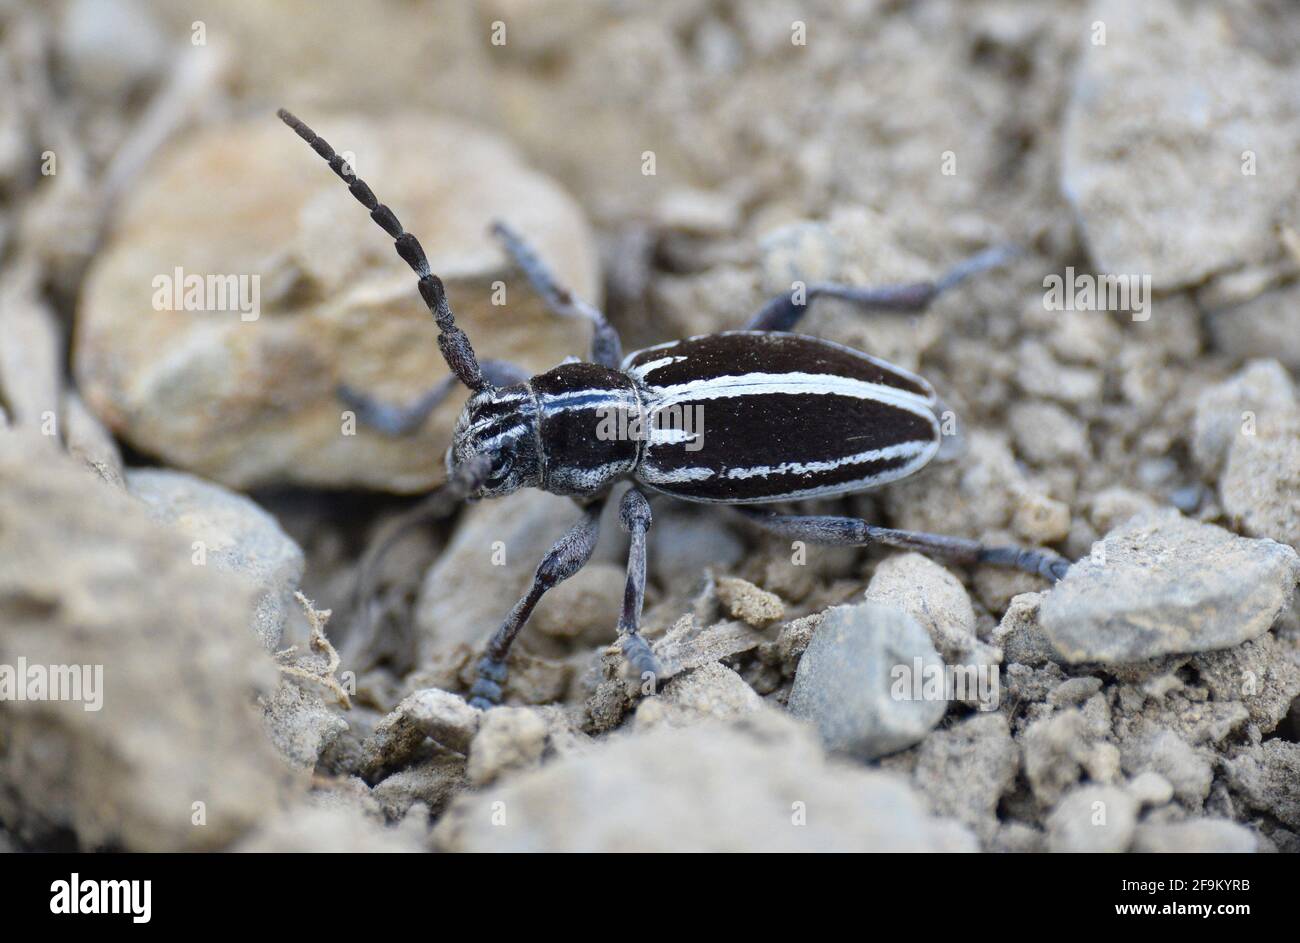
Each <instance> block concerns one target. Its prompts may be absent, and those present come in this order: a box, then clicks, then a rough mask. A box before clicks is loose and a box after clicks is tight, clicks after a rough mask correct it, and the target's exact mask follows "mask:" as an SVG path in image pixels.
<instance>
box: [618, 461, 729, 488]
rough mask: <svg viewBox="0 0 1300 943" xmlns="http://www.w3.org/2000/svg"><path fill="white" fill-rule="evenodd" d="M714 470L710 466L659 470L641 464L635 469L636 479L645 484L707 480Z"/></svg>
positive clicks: (671, 483) (669, 483)
mask: <svg viewBox="0 0 1300 943" xmlns="http://www.w3.org/2000/svg"><path fill="white" fill-rule="evenodd" d="M715 474H716V472H714V470H713V469H712V468H675V469H673V470H672V471H661V470H660V469H658V468H655V467H654V466H653V465H642V466H641V467H640V468H639V469H638V470H637V480H638V481H644V482H646V483H647V484H656V485H673V484H681V483H683V482H687V481H708V480H709V479H710V478H712V477H713V476H714V475H715Z"/></svg>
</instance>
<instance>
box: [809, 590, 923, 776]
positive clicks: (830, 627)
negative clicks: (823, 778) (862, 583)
mask: <svg viewBox="0 0 1300 943" xmlns="http://www.w3.org/2000/svg"><path fill="white" fill-rule="evenodd" d="M918 668H919V671H918ZM935 677H938V678H940V679H942V678H943V677H944V665H943V661H942V660H940V658H939V654H938V652H936V651H935V650H934V646H933V645H932V644H931V643H930V638H929V636H927V635H926V633H925V630H924V629H922V628H921V627H920V625H918V624H917V622H916V620H915V619H913V618H912V617H911V616H910V615H908V614H907V613H905V612H903V611H902V610H901V609H897V608H894V607H893V606H887V605H882V604H880V603H870V602H866V603H859V604H858V605H856V606H837V607H835V608H834V609H831V610H830V611H829V612H827V613H826V616H825V618H823V619H822V621H821V624H820V625H818V626H817V629H816V631H815V632H814V633H813V637H812V641H811V642H810V643H809V645H808V650H807V651H805V652H804V654H803V658H802V659H801V660H800V662H799V669H798V671H797V672H796V673H795V677H794V687H793V688H792V689H791V691H790V703H789V707H790V713H792V714H794V716H796V717H799V718H802V719H804V720H808V721H811V722H812V724H813V725H814V726H815V727H816V728H817V730H818V731H819V732H820V733H821V735H822V740H823V741H824V742H825V744H826V746H827V747H828V748H829V749H832V750H839V751H842V752H845V753H851V754H853V755H854V756H858V757H861V758H863V759H874V758H876V757H878V756H884V755H885V754H887V753H893V752H894V751H896V750H901V749H903V748H905V747H909V746H911V745H912V744H914V743H916V742H917V741H919V740H920V739H921V738H922V737H924V736H925V735H926V734H927V733H929V732H930V730H931V729H932V728H933V727H934V725H935V724H937V723H938V722H939V721H940V720H941V719H942V718H943V715H944V712H945V711H946V710H947V708H948V702H947V699H946V698H947V689H946V687H944V686H943V685H942V682H940V686H939V688H938V689H937V696H929V695H931V694H933V693H934V691H933V690H932V688H933V684H931V685H930V686H928V687H927V685H926V682H927V681H930V680H931V679H932V678H935ZM900 692H901V693H900Z"/></svg>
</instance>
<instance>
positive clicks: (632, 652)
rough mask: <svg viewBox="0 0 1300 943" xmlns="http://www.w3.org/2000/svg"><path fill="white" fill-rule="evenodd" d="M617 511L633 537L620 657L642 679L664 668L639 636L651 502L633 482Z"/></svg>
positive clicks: (621, 622) (620, 629)
mask: <svg viewBox="0 0 1300 943" xmlns="http://www.w3.org/2000/svg"><path fill="white" fill-rule="evenodd" d="M618 513H619V523H620V524H622V526H623V529H624V530H625V531H627V532H628V534H629V535H631V538H632V539H631V544H630V546H629V548H628V553H627V584H626V585H625V587H624V589H623V612H622V615H620V616H619V620H618V637H619V641H620V643H621V645H622V648H623V657H624V658H626V659H627V663H628V664H629V665H631V666H632V671H633V672H634V673H635V674H636V675H637V677H638V678H642V679H645V678H646V676H647V675H649V676H650V678H651V679H652V680H654V679H657V678H658V677H659V676H660V675H661V674H663V671H662V669H661V668H660V666H659V659H658V658H656V657H655V655H654V652H652V651H651V650H650V645H649V643H647V642H646V640H645V639H644V638H643V637H642V636H641V608H642V606H643V605H644V603H645V558H646V534H647V533H648V532H649V530H650V524H651V523H652V521H653V519H654V518H653V516H652V515H651V513H650V502H649V501H647V500H646V497H645V495H644V494H642V493H641V491H640V489H638V488H636V487H635V486H633V487H632V488H630V489H629V490H628V492H627V494H625V495H623V502H622V504H621V505H619V509H618Z"/></svg>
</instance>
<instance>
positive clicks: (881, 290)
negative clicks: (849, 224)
mask: <svg viewBox="0 0 1300 943" xmlns="http://www.w3.org/2000/svg"><path fill="white" fill-rule="evenodd" d="M1018 251H1019V250H1018V249H1016V248H1015V247H1013V246H994V247H993V248H991V249H985V250H984V251H983V252H980V253H977V254H976V255H973V256H971V257H970V258H968V259H965V260H963V261H961V262H958V263H957V264H956V265H954V266H953V267H952V268H950V269H949V270H948V271H947V272H945V273H944V274H943V275H941V276H939V278H937V279H936V280H934V281H929V282H913V283H911V284H908V285H880V286H878V287H875V288H869V287H860V286H856V285H842V284H840V283H838V282H814V283H813V284H811V285H807V286H806V287H805V288H804V289H803V292H802V297H800V295H799V293H797V292H795V291H789V292H786V293H785V294H781V295H777V296H776V297H775V298H772V299H770V300H769V301H768V302H767V303H766V304H765V305H763V307H762V308H760V309H759V311H758V313H757V314H755V315H754V317H753V318H751V319H750V322H749V324H747V325H746V326H745V329H746V330H749V331H790V330H793V329H794V326H795V325H796V324H798V323H799V319H800V318H802V317H803V316H804V313H805V312H806V311H807V310H808V306H809V305H811V304H812V303H813V301H815V300H816V299H818V298H839V299H840V300H841V301H848V302H851V303H853V304H855V305H857V306H858V307H860V308H862V309H863V310H866V311H898V312H909V311H924V310H925V309H926V308H928V307H929V306H930V302H932V301H934V299H935V298H937V297H939V296H940V295H941V294H943V293H944V292H945V291H947V290H948V289H950V288H952V287H953V286H955V285H957V284H959V283H960V282H963V281H965V280H966V279H967V278H970V277H971V276H972V275H977V274H979V273H980V272H986V271H988V270H989V269H992V268H997V267H998V266H1000V265H1003V264H1005V263H1006V262H1008V261H1010V260H1011V259H1012V258H1014V257H1015V256H1016V254H1017V253H1018Z"/></svg>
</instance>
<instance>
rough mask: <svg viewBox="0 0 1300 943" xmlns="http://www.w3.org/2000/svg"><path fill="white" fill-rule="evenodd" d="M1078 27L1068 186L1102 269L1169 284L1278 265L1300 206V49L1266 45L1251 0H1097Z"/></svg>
mask: <svg viewBox="0 0 1300 943" xmlns="http://www.w3.org/2000/svg"><path fill="white" fill-rule="evenodd" d="M1090 24H1092V25H1091V28H1089V25H1090ZM1097 24H1100V27H1101V28H1104V30H1105V33H1104V43H1103V42H1100V41H1099V38H1098V37H1099V34H1098V28H1099V27H1098V25H1097ZM1078 27H1079V30H1078V33H1079V36H1080V49H1081V55H1080V57H1079V65H1078V74H1077V77H1076V83H1075V87H1074V92H1073V95H1072V97H1071V99H1070V103H1069V107H1068V109H1067V111H1066V115H1065V128H1064V142H1063V148H1062V162H1061V174H1062V189H1063V190H1064V192H1065V194H1066V195H1067V196H1068V197H1069V199H1070V200H1071V201H1072V202H1073V203H1074V205H1075V207H1076V208H1077V210H1078V213H1079V217H1080V220H1081V222H1082V225H1083V231H1084V234H1085V237H1086V239H1087V241H1088V247H1089V250H1090V252H1091V255H1092V258H1093V261H1094V262H1095V263H1096V265H1097V268H1098V269H1099V270H1101V271H1103V272H1107V273H1126V274H1141V275H1150V276H1151V278H1152V280H1153V283H1154V286H1155V288H1156V290H1157V291H1170V290H1173V289H1177V288H1180V287H1184V286H1190V285H1196V284H1198V283H1200V282H1202V281H1204V280H1205V279H1207V278H1209V277H1211V276H1214V275H1217V274H1222V273H1228V272H1232V273H1234V274H1239V273H1240V271H1241V270H1242V269H1246V268H1251V267H1258V266H1260V264H1261V262H1263V261H1265V260H1272V259H1275V258H1276V257H1277V256H1278V254H1279V250H1278V245H1277V236H1276V228H1275V222H1276V220H1277V219H1279V218H1295V216H1296V214H1297V213H1298V212H1300V203H1297V192H1296V190H1295V188H1294V187H1293V186H1292V182H1293V181H1294V180H1296V179H1297V177H1300V155H1297V152H1296V149H1295V147H1294V142H1295V140H1296V138H1297V136H1300V107H1298V106H1297V100H1296V96H1295V94H1294V90H1295V88H1296V84H1297V81H1300V68H1298V67H1297V60H1296V57H1295V56H1294V54H1290V55H1270V54H1268V52H1267V51H1266V50H1265V49H1263V48H1261V43H1260V42H1259V38H1260V37H1259V32H1258V31H1259V23H1258V21H1257V19H1256V17H1255V14H1254V12H1253V11H1252V10H1248V9H1247V8H1244V7H1243V8H1241V9H1240V10H1239V11H1236V12H1235V13H1233V12H1229V11H1228V10H1227V9H1226V8H1222V7H1220V6H1217V5H1207V4H1199V3H1193V2H1185V0H1149V2H1145V3H1129V2H1127V0H1097V2H1094V3H1093V4H1092V6H1091V8H1090V10H1089V11H1088V12H1087V14H1086V15H1084V16H1081V17H1079V20H1078ZM1247 152H1249V154H1253V155H1254V157H1253V162H1254V173H1253V174H1250V173H1245V172H1243V167H1245V168H1246V169H1247V170H1249V169H1250V167H1249V161H1250V158H1249V156H1248V153H1247ZM1279 214H1280V215H1279ZM1237 300H1244V299H1237ZM1157 316H1158V315H1157Z"/></svg>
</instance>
